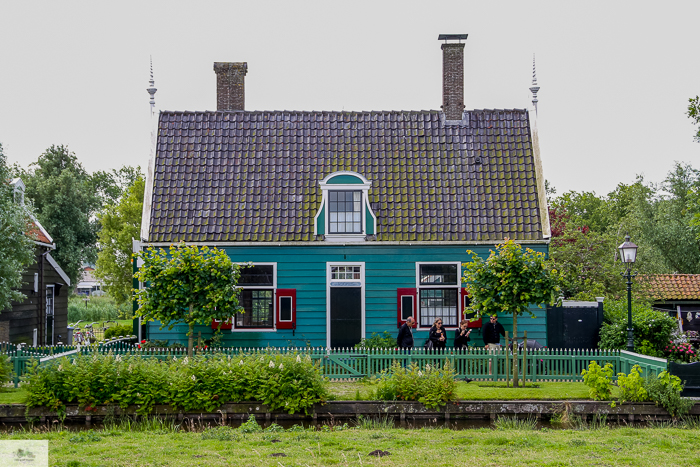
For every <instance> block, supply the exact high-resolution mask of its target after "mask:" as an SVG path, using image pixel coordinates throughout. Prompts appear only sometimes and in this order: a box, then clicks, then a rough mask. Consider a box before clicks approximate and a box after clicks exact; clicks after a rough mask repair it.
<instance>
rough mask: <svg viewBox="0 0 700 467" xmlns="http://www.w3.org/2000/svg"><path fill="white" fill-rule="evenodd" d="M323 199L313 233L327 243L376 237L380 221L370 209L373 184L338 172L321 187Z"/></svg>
mask: <svg viewBox="0 0 700 467" xmlns="http://www.w3.org/2000/svg"><path fill="white" fill-rule="evenodd" d="M320 186H321V190H322V194H323V196H322V199H321V206H319V208H318V212H317V213H316V217H314V233H315V235H317V236H323V239H324V240H325V241H328V242H364V241H365V240H366V237H367V236H368V235H376V234H377V217H376V216H375V215H374V212H372V208H371V206H370V205H369V198H368V195H369V189H370V187H371V186H372V182H370V181H368V180H367V179H366V178H365V177H363V176H362V175H360V174H358V173H356V172H348V171H342V172H335V173H332V174H330V175H328V176H327V177H326V178H324V179H323V180H322V181H321V183H320Z"/></svg>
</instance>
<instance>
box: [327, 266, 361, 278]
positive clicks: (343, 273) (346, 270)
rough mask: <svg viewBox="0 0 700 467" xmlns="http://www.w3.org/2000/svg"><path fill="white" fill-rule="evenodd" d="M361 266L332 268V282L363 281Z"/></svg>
mask: <svg viewBox="0 0 700 467" xmlns="http://www.w3.org/2000/svg"><path fill="white" fill-rule="evenodd" d="M360 274H361V272H360V266H331V279H332V280H348V279H356V280H357V279H362V277H361V276H360Z"/></svg>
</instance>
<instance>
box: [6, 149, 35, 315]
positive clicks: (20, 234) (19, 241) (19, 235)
mask: <svg viewBox="0 0 700 467" xmlns="http://www.w3.org/2000/svg"><path fill="white" fill-rule="evenodd" d="M10 177H11V174H10V170H9V168H8V167H7V160H6V159H5V154H4V153H3V150H2V145H1V144H0V310H4V309H5V308H9V307H10V305H11V302H12V301H13V300H14V301H21V300H23V299H24V298H25V296H24V295H23V294H22V293H21V292H19V291H18V290H14V289H17V288H19V287H20V286H21V285H22V272H24V270H25V269H27V267H29V265H30V264H31V263H32V262H33V261H34V243H33V242H32V240H31V239H30V238H29V237H27V235H26V232H27V230H28V229H27V227H28V226H29V222H30V220H31V218H30V214H29V208H28V207H27V206H25V205H23V204H21V203H18V202H16V201H15V199H14V189H13V187H12V185H10V183H9V182H10Z"/></svg>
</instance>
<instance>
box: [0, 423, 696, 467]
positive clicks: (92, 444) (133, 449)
mask: <svg viewBox="0 0 700 467" xmlns="http://www.w3.org/2000/svg"><path fill="white" fill-rule="evenodd" d="M698 435H700V430H697V429H679V428H612V429H610V428H603V429H600V430H591V431H575V430H544V429H543V430H534V431H529V430H498V429H495V430H494V429H489V428H483V429H477V430H464V431H454V430H449V429H443V428H439V429H435V428H433V429H425V428H424V429H420V430H404V429H393V428H392V429H383V430H382V429H363V428H349V429H345V430H342V431H327V432H324V431H314V430H312V429H307V430H303V429H300V428H299V429H298V430H297V431H290V430H287V431H283V432H272V431H271V430H269V429H268V430H266V431H265V432H262V433H252V434H251V433H249V434H243V433H241V430H240V429H237V430H234V429H231V428H229V427H219V428H216V429H214V430H210V431H208V432H204V433H202V432H184V431H175V432H173V431H171V430H169V429H165V430H158V429H152V430H150V431H146V432H138V431H127V430H124V429H112V430H105V431H100V430H96V431H89V432H75V431H65V430H64V431H59V430H52V431H48V432H44V433H41V432H19V433H15V434H0V439H3V440H5V439H48V440H49V459H50V460H49V462H50V465H55V466H73V467H80V466H173V467H175V466H228V465H236V466H239V467H246V466H255V467H257V466H276V467H280V466H282V467H287V466H310V467H311V466H329V465H340V466H401V467H404V466H429V467H436V466H470V467H471V466H480V467H482V466H565V465H566V466H593V465H595V466H618V465H625V466H626V465H629V466H653V467H662V466H690V465H700V456H698V450H697V439H698ZM377 450H380V451H384V452H388V453H390V454H388V455H385V456H383V457H375V456H371V455H370V453H371V452H373V451H377Z"/></svg>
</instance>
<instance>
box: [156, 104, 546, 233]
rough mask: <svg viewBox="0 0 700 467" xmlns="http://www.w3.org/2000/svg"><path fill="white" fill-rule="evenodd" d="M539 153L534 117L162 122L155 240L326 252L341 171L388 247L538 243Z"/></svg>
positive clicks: (302, 116)
mask: <svg viewBox="0 0 700 467" xmlns="http://www.w3.org/2000/svg"><path fill="white" fill-rule="evenodd" d="M531 147H532V145H531V141H530V122H529V120H528V114H527V112H526V111H524V110H474V111H469V112H466V114H465V118H464V119H463V120H462V122H461V123H459V124H457V125H445V122H444V119H443V118H442V113H441V112H439V111H416V112H287V111H284V112H162V113H161V115H160V121H159V128H158V145H157V151H156V160H155V166H154V174H155V176H154V184H153V186H154V190H153V199H152V206H153V209H152V211H151V222H150V225H151V231H150V232H149V240H150V241H165V242H173V241H180V240H185V241H211V242H216V241H222V242H223V241H281V242H282V241H299V240H302V241H315V238H314V236H313V217H314V215H315V214H316V210H317V209H318V206H319V203H320V194H321V190H320V187H319V185H318V183H319V181H320V180H321V179H323V177H325V176H326V175H328V174H330V173H332V172H335V171H337V170H353V171H357V172H359V173H361V174H362V175H364V176H365V177H367V178H368V179H369V180H370V181H371V182H372V188H371V189H370V193H369V196H370V201H371V203H372V208H373V210H374V213H375V215H376V216H377V220H378V232H377V240H380V241H392V240H405V241H421V240H431V241H436V240H452V241H479V240H493V241H495V240H500V239H504V238H511V239H522V240H527V239H539V238H542V228H541V221H540V219H539V203H540V202H541V201H540V200H539V199H538V198H537V189H536V187H537V180H536V175H535V172H534V166H535V163H534V160H533V154H532V152H531ZM477 157H478V158H479V160H477ZM514 216H517V219H516V218H515V217H514Z"/></svg>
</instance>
